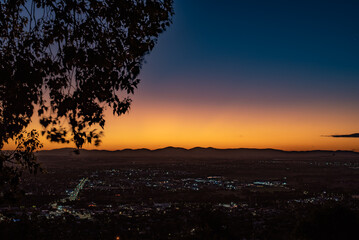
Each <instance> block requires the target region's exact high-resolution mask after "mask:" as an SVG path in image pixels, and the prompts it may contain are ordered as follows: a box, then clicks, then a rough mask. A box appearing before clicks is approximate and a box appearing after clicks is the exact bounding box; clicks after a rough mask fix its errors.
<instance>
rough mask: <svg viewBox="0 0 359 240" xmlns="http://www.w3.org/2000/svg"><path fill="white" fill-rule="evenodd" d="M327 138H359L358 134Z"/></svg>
mask: <svg viewBox="0 0 359 240" xmlns="http://www.w3.org/2000/svg"><path fill="white" fill-rule="evenodd" d="M329 137H334V138H359V133H353V134H344V135H330V136H329Z"/></svg>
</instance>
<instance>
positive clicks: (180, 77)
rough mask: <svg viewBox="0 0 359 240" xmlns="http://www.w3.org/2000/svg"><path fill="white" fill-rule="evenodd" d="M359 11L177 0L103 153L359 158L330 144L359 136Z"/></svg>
mask: <svg viewBox="0 0 359 240" xmlns="http://www.w3.org/2000/svg"><path fill="white" fill-rule="evenodd" d="M358 10H359V1H356V0H353V1H344V0H341V1H339V0H337V1H330V0H325V1H320V0H316V1H313V0H308V1H306V0H301V1H295V0H291V1H287V0H286V1H275V0H273V1H267V0H262V1H256V0H251V1H238V0H195V1H193V0H175V16H174V19H173V25H172V26H171V27H170V28H169V29H168V30H167V31H166V32H165V33H163V34H162V35H161V36H160V39H159V41H158V44H157V45H156V47H155V49H154V50H153V52H151V54H150V55H148V56H147V57H146V63H145V64H144V66H143V69H142V73H141V79H142V82H141V84H140V86H139V89H138V91H137V92H136V94H135V96H134V98H133V99H134V102H133V105H132V109H131V111H130V113H129V114H127V115H125V116H122V117H120V118H115V117H113V116H111V113H110V112H108V114H107V116H106V120H107V122H106V126H105V137H104V139H103V144H102V145H101V146H100V149H110V150H114V149H123V148H142V147H145V148H150V149H154V148H159V147H166V146H178V147H186V148H191V147H196V146H201V147H209V146H210V147H218V148H240V147H250V148H278V149H284V150H312V149H330V150H337V149H341V150H356V151H359V138H333V137H328V135H332V134H337V135H342V134H344V135H345V134H353V133H357V132H359V14H358ZM34 121H35V122H36V119H35V120H34ZM33 126H34V127H37V126H38V125H37V124H36V123H34V124H33ZM57 147H66V146H65V145H55V144H50V143H47V142H45V149H51V148H57ZM86 148H94V147H93V146H86Z"/></svg>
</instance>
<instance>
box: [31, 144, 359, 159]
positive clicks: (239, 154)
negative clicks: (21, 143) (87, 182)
mask: <svg viewBox="0 0 359 240" xmlns="http://www.w3.org/2000/svg"><path fill="white" fill-rule="evenodd" d="M37 154H38V156H63V157H64V156H72V157H74V156H81V157H101V156H103V157H115V156H116V157H151V158H152V157H161V158H164V157H165V158H225V159H241V158H266V159H267V158H312V157H315V158H328V157H330V158H359V153H357V152H352V151H321V150H317V151H283V150H276V149H251V148H235V149H216V148H201V147H196V148H191V149H185V148H175V147H166V148H161V149H156V150H149V149H145V148H143V149H124V150H116V151H107V150H86V149H81V150H79V154H76V153H75V149H73V148H61V149H54V150H44V151H40V152H38V153H37Z"/></svg>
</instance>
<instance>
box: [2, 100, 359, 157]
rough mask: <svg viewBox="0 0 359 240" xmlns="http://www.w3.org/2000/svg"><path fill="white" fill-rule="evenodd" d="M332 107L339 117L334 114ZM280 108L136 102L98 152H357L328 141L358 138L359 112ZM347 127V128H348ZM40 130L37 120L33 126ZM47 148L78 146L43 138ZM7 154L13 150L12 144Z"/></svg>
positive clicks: (112, 123) (109, 119)
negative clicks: (171, 148) (199, 149)
mask: <svg viewBox="0 0 359 240" xmlns="http://www.w3.org/2000/svg"><path fill="white" fill-rule="evenodd" d="M333 108H336V109H335V113H336V114H333ZM333 108H331V109H330V110H329V109H328V110H326V109H323V108H321V109H320V110H318V109H319V107H318V106H315V104H314V105H313V106H302V107H300V106H299V107H295V108H293V107H278V108H268V107H265V106H258V105H257V106H256V105H253V106H248V105H241V104H236V105H234V104H233V105H232V106H230V105H228V106H225V107H222V106H203V105H200V104H198V105H196V104H193V105H192V106H188V105H185V104H182V105H181V104H178V103H177V104H176V103H171V102H168V103H167V104H163V103H161V102H156V101H147V100H146V99H137V100H136V101H135V102H134V105H133V107H132V109H131V111H130V113H128V114H126V115H123V116H121V117H119V118H118V117H114V116H112V114H111V112H110V111H107V114H106V126H105V130H104V133H105V136H104V138H103V142H102V144H101V146H100V147H99V148H96V147H94V146H92V145H86V146H84V148H86V149H106V150H118V149H125V148H132V149H137V148H148V149H157V148H163V147H167V146H174V147H184V148H193V147H214V148H275V149H282V150H354V151H359V147H358V143H359V139H350V138H332V137H326V135H329V134H343V133H354V132H355V130H356V126H357V123H358V120H359V113H354V114H353V112H352V111H351V109H350V108H349V107H348V108H347V109H345V108H343V107H340V106H337V107H335V106H334V107H333ZM343 123H345V124H343ZM30 128H37V129H40V127H39V124H38V123H37V119H36V118H35V119H34V123H33V124H32V125H31V126H30V127H29V129H30ZM43 142H44V149H55V148H62V147H74V145H73V144H70V145H64V144H54V143H49V142H47V140H45V139H43ZM7 148H8V149H10V148H13V145H11V144H10V145H8V146H7Z"/></svg>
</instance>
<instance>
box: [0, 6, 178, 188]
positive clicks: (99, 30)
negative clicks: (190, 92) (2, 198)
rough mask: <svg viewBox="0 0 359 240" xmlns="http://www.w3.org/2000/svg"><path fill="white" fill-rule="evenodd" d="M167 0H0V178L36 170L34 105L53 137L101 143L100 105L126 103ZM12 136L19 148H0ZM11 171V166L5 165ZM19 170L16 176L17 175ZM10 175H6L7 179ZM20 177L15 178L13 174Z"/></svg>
mask: <svg viewBox="0 0 359 240" xmlns="http://www.w3.org/2000/svg"><path fill="white" fill-rule="evenodd" d="M172 5H173V3H172V0H79V1H75V0H62V1H60V0H33V1H26V0H7V1H6V0H5V1H1V2H0V174H1V176H0V181H1V182H0V185H1V184H2V183H4V182H8V181H9V179H18V176H19V174H20V172H21V169H24V168H25V169H29V170H30V171H36V169H37V168H38V165H37V164H36V161H35V158H34V156H33V154H32V153H33V152H34V151H35V150H36V149H38V148H39V147H41V144H40V142H39V140H38V136H39V135H38V134H37V132H36V131H32V132H30V133H25V132H24V131H25V129H26V127H27V126H28V125H29V123H30V122H31V117H32V116H33V113H34V111H37V114H38V115H39V117H40V123H41V125H42V126H43V130H42V132H41V133H42V134H43V135H45V136H46V137H47V138H48V139H49V140H50V141H53V142H60V143H69V142H70V141H73V142H74V143H75V144H76V146H77V148H81V147H82V146H83V144H84V143H93V144H95V145H98V144H99V143H100V137H101V135H102V132H101V131H96V126H100V127H101V128H102V129H103V128H104V126H105V119H104V109H105V108H111V109H112V110H113V114H114V115H118V116H119V115H121V114H124V113H126V112H127V111H128V110H129V107H130V104H131V99H130V95H131V94H133V93H134V89H135V88H136V87H137V85H138V83H139V81H140V80H139V79H138V75H139V72H140V69H141V65H142V63H143V61H144V56H145V55H146V54H147V53H149V52H150V51H151V50H152V49H153V47H154V45H155V43H156V41H157V38H158V35H159V34H160V33H161V32H163V31H164V30H165V29H166V27H168V26H169V25H170V23H171V17H172V15H173V6H172ZM10 140H16V141H17V143H18V145H19V146H18V149H17V150H16V151H13V152H6V151H1V149H3V147H4V144H6V143H8V142H9V141H10ZM10 172H11V173H10ZM16 176H17V177H16ZM7 179H8V180H7ZM15 181H17V180H15Z"/></svg>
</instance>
